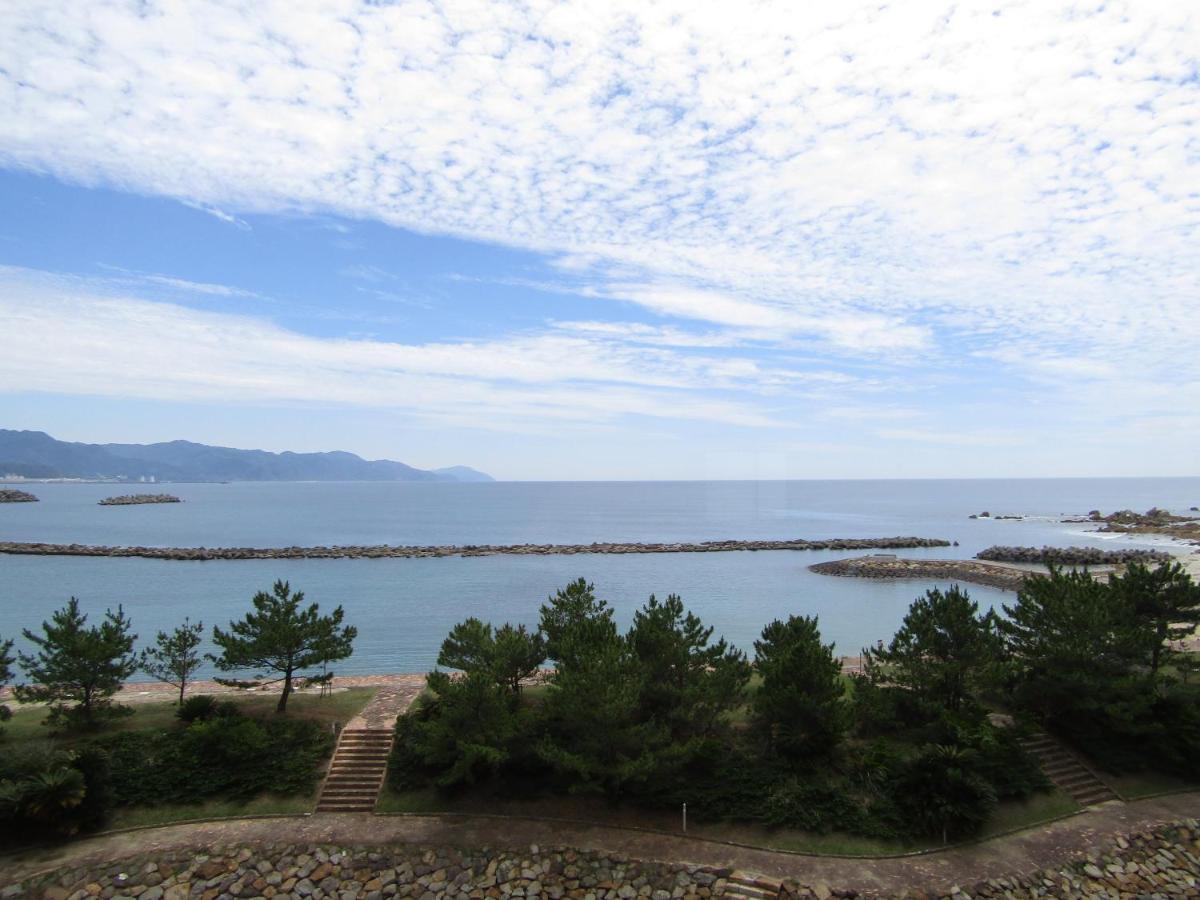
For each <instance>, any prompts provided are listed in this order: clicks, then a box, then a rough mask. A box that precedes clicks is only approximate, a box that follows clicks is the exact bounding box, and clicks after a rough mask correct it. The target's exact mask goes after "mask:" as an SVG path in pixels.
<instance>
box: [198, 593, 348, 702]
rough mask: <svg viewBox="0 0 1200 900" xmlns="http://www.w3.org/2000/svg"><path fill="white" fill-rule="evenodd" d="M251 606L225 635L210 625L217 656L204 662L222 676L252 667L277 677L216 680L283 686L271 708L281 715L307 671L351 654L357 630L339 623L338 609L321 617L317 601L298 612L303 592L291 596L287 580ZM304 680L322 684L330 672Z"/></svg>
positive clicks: (340, 614) (254, 600)
mask: <svg viewBox="0 0 1200 900" xmlns="http://www.w3.org/2000/svg"><path fill="white" fill-rule="evenodd" d="M251 602H252V603H253V605H254V610H253V611H252V612H249V613H247V614H246V617H245V618H244V619H242V620H241V621H237V622H230V623H229V630H228V631H223V630H222V629H221V628H219V627H216V626H214V627H213V643H214V644H216V645H217V647H218V648H219V649H220V650H221V653H220V655H219V656H217V655H211V654H210V656H209V658H210V659H212V661H213V662H214V663H215V664H216V666H217V668H219V669H221V671H223V672H228V671H235V670H239V669H256V670H259V671H262V672H265V673H272V672H274V673H279V677H278V678H273V679H267V678H266V676H265V675H264V676H260V678H259V679H257V680H255V681H252V682H246V681H240V680H237V679H220V680H222V681H223V682H224V683H227V684H233V685H237V686H247V685H251V684H263V683H270V684H274V683H277V682H283V691H282V693H281V694H280V696H279V703H278V705H277V706H276V712H280V713H282V712H285V711H286V710H287V701H288V696H289V695H290V694H291V693H292V690H293V688H292V682H293V680H294V679H295V678H296V677H297V676H298V675H300V674H302V673H303V672H304V670H306V669H311V668H314V667H316V666H323V665H324V664H326V663H329V662H334V661H336V660H339V659H345V658H347V657H348V656H350V654H351V653H353V652H354V639H355V637H357V636H358V629H356V628H355V627H354V626H352V625H346V626H343V625H342V619H343V618H344V615H345V614H344V612H343V610H342V607H341V606H338V607H337V608H336V609H334V611H333V612H332V613H330V614H329V615H327V616H322V615H321V614H320V608H319V607H318V605H317V604H316V603H312V604H310V605H309V606H308V607H306V608H303V609H302V608H301V604H302V603H303V602H304V592H303V591H296V592H295V593H294V594H293V593H292V591H291V587H290V585H289V584H288V583H287V582H286V581H276V582H275V584H274V586H273V587H272V589H271V592H270V593H267V592H266V591H259V592H258V593H257V594H255V595H254V597H253V599H252V600H251ZM307 677H308V680H309V681H311V682H317V681H322V680H326V681H327V680H329V679H331V678H332V677H333V673H332V672H331V671H327V672H324V673H323V674H321V675H309V676H307Z"/></svg>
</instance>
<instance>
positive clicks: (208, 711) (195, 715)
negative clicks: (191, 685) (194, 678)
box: [175, 694, 217, 724]
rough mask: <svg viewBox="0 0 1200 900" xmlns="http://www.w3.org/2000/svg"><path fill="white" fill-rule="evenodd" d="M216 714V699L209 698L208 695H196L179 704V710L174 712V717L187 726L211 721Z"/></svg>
mask: <svg viewBox="0 0 1200 900" xmlns="http://www.w3.org/2000/svg"><path fill="white" fill-rule="evenodd" d="M216 714H217V698H216V697H211V696H209V695H208V694H197V695H196V696H194V697H188V698H187V699H186V700H184V701H183V702H182V703H180V704H179V709H177V710H176V711H175V715H176V716H178V717H179V718H180V719H182V720H183V721H184V722H187V723H189V724H190V723H192V722H197V721H204V720H205V719H211V718H212V717H213V716H215V715H216Z"/></svg>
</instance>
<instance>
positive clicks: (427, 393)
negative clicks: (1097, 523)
mask: <svg viewBox="0 0 1200 900" xmlns="http://www.w3.org/2000/svg"><path fill="white" fill-rule="evenodd" d="M0 123H2V124H0V427H9V428H28V429H37V430H43V431H47V432H49V433H50V434H52V435H54V436H55V437H58V438H61V439H65V440H83V441H95V442H102V441H138V442H149V441H158V440H171V439H176V438H186V439H190V440H196V441H201V442H204V443H216V444H223V445H227V446H236V447H255V448H263V449H268V450H284V449H292V450H332V449H343V450H350V451H353V452H356V453H359V454H361V455H363V456H366V457H368V458H381V457H382V458H391V459H399V460H402V461H404V462H407V463H409V464H411V465H416V466H421V467H439V466H446V465H454V464H463V465H471V466H474V467H476V468H479V469H482V470H484V471H487V472H489V473H491V474H492V475H494V476H495V477H498V478H504V479H526V480H541V479H662V478H687V479H691V478H897V477H1009V476H1046V477H1054V476H1071V475H1078V476H1098V475H1100V476H1102V475H1112V476H1125V475H1197V474H1200V452H1198V451H1197V447H1200V352H1198V349H1200V347H1198V345H1200V11H1198V10H1197V9H1196V8H1195V6H1194V5H1193V4H1188V3H1180V2H1178V0H1171V2H1159V0H1137V2H1130V3H1117V2H1089V3H1064V2H1057V0H1032V2H1009V0H996V2H990V3H980V2H956V3H951V2H919V0H913V2H905V3H886V2H879V0H875V2H871V3H855V2H840V3H825V4H809V3H774V4H772V3H737V4H732V3H711V4H710V3H695V2H694V0H689V2H679V3H675V2H663V3H649V2H646V0H637V2H631V3H622V2H614V0H603V2H600V0H596V2H565V3H555V4H548V3H538V2H535V3H521V4H517V3H511V4H500V3H475V2H453V3H425V2H399V3H382V2H372V3H357V2H348V0H347V2H295V0H288V2H279V3H275V2H254V3H244V4H243V3H236V2H219V3H218V2H187V3H184V2H162V3H156V2H98V0H97V2H87V3H79V2H65V0H64V2H59V0H28V2H27V0H11V2H9V3H7V4H6V5H5V24H4V27H3V28H0Z"/></svg>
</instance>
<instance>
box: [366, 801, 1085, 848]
mask: <svg viewBox="0 0 1200 900" xmlns="http://www.w3.org/2000/svg"><path fill="white" fill-rule="evenodd" d="M1078 809H1079V806H1078V805H1077V804H1076V803H1075V801H1073V800H1072V799H1071V798H1070V797H1068V796H1066V795H1065V794H1062V793H1059V792H1058V791H1053V792H1050V793H1047V794H1038V795H1035V796H1034V797H1031V798H1030V799H1028V800H1026V801H1023V802H1009V803H1002V804H1000V805H999V806H998V807H997V808H996V810H995V811H994V812H993V814H992V817H991V819H990V820H989V821H988V823H987V824H986V825H985V826H984V828H983V830H982V832H981V833H980V837H982V838H986V837H990V836H993V835H997V834H1002V833H1004V832H1008V831H1012V830H1015V829H1020V828H1027V827H1033V826H1036V825H1038V824H1039V823H1041V822H1046V821H1048V820H1050V819H1055V818H1058V817H1060V816H1063V815H1066V814H1068V813H1073V812H1076V811H1078ZM375 810H376V812H381V813H440V812H452V813H475V814H479V813H486V814H492V815H510V816H531V817H535V818H557V819H576V820H581V821H587V822H597V823H601V824H604V825H617V826H624V827H637V828H652V829H656V830H660V831H679V830H680V827H681V824H682V823H681V820H680V819H681V817H680V815H679V814H678V813H674V812H666V811H647V810H640V809H635V808H630V807H622V806H614V805H612V804H609V803H607V802H605V801H604V800H603V799H601V798H597V797H584V796H546V797H539V798H533V799H521V800H505V799H497V798H495V797H483V796H478V795H477V796H472V795H470V794H462V795H458V796H454V797H446V796H443V795H441V794H439V793H438V792H437V791H435V790H434V789H432V788H427V789H424V790H419V791H404V792H397V791H394V790H392V788H391V787H390V786H385V788H384V791H383V794H382V795H381V796H380V798H379V804H378V805H377V806H376V807H375ZM688 834H689V835H692V836H695V837H703V838H709V839H712V840H720V841H732V842H734V843H738V844H747V845H750V846H753V847H762V848H764V849H769V850H790V851H793V852H797V853H819V854H826V855H830V856H889V855H894V854H898V853H910V852H913V851H916V850H930V849H935V848H937V847H940V846H941V842H940V841H937V840H907V841H900V840H882V839H878V838H868V837H860V836H858V835H853V834H843V833H838V832H834V833H831V834H815V833H813V832H806V831H796V830H790V829H774V828H768V827H767V826H765V825H755V824H746V823H738V822H719V823H697V822H694V821H693V822H691V823H690V824H689V826H688Z"/></svg>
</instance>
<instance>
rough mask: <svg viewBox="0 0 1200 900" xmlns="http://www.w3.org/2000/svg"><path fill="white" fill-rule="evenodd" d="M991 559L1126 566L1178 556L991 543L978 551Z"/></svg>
mask: <svg viewBox="0 0 1200 900" xmlns="http://www.w3.org/2000/svg"><path fill="white" fill-rule="evenodd" d="M975 558H976V559H982V560H986V561H989V562H1015V563H1041V564H1045V563H1054V564H1055V565H1063V566H1124V565H1128V564H1129V563H1133V562H1140V563H1147V564H1152V563H1160V562H1169V561H1170V560H1172V559H1174V557H1173V556H1172V555H1171V554H1170V553H1164V552H1162V551H1161V550H1135V549H1125V550H1101V549H1100V548H1099V547H1041V548H1039V547H1001V546H994V547H988V548H987V549H986V550H980V551H979V552H978V553H976V554H975Z"/></svg>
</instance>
